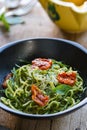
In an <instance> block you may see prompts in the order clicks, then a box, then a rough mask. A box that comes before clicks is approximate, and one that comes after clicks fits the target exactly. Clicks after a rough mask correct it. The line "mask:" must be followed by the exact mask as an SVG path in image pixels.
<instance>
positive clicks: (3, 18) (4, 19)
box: [0, 13, 10, 31]
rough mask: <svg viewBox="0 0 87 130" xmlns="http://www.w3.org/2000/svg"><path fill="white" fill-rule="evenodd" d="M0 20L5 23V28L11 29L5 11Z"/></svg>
mask: <svg viewBox="0 0 87 130" xmlns="http://www.w3.org/2000/svg"><path fill="white" fill-rule="evenodd" d="M0 22H1V23H2V24H3V25H4V27H5V29H6V30H7V31H9V28H10V25H9V23H8V22H7V20H6V18H5V15H4V13H3V14H1V15H0Z"/></svg>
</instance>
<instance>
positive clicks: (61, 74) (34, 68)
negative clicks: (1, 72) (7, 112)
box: [1, 58, 84, 114]
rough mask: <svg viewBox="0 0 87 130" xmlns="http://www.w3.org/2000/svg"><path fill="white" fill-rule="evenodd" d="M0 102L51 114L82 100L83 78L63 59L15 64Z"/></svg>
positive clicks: (4, 82)
mask: <svg viewBox="0 0 87 130" xmlns="http://www.w3.org/2000/svg"><path fill="white" fill-rule="evenodd" d="M2 86H3V88H4V94H5V96H4V97H1V102H3V103H4V104H5V105H7V106H9V107H10V108H12V109H14V110H20V111H22V112H25V113H29V114H52V113H57V112H60V111H64V110H66V109H68V108H70V107H73V106H74V105H76V104H78V103H79V102H80V98H81V97H80V96H81V94H82V93H83V91H84V89H83V79H82V78H81V76H80V74H79V72H78V71H77V70H76V69H73V68H72V67H71V66H69V65H66V64H64V63H62V62H60V61H57V60H54V59H47V58H36V59H34V60H32V61H31V63H28V64H25V65H22V66H19V65H16V67H13V69H12V70H11V72H10V73H9V74H8V75H7V76H6V78H5V79H4V81H3V84H2Z"/></svg>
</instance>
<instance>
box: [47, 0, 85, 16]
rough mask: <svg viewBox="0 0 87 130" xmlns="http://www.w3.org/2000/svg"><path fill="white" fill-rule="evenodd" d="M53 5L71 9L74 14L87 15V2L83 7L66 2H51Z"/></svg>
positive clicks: (59, 0)
mask: <svg viewBox="0 0 87 130" xmlns="http://www.w3.org/2000/svg"><path fill="white" fill-rule="evenodd" d="M49 1H50V2H52V3H55V4H56V5H60V6H63V7H67V8H71V9H72V10H73V11H74V12H77V13H80V14H85V13H87V1H85V2H84V3H83V4H82V5H81V6H77V5H75V4H74V3H72V2H66V1H61V0H49Z"/></svg>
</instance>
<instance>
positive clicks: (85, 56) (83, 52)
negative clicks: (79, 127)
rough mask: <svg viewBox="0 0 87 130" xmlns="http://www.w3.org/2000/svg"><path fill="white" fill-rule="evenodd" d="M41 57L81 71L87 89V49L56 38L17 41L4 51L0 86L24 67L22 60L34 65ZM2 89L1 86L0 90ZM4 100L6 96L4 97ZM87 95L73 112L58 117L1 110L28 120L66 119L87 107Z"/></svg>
mask: <svg viewBox="0 0 87 130" xmlns="http://www.w3.org/2000/svg"><path fill="white" fill-rule="evenodd" d="M37 57H45V58H53V59H55V60H58V61H62V62H64V63H66V64H68V65H70V66H72V67H73V68H76V69H77V70H79V72H80V75H81V77H82V78H83V80H84V84H85V87H86V88H87V49H85V48H84V47H82V46H81V45H80V44H78V43H76V42H73V41H69V40H64V39H56V38H35V39H26V40H20V41H16V42H13V43H10V44H7V45H5V46H3V47H1V48H0V84H2V81H3V79H4V77H5V76H6V75H7V73H9V72H10V70H11V69H12V68H13V67H14V65H15V64H21V63H20V62H19V61H20V59H23V60H25V61H26V60H27V61H31V60H32V59H35V58H37ZM1 89H2V86H1V85H0V90H1ZM0 96H2V95H0ZM86 96H87V91H85V92H84V93H83V94H82V99H81V102H80V103H79V104H77V105H75V106H73V107H72V108H70V109H67V110H64V111H61V112H58V113H54V114H44V115H35V114H27V113H23V112H21V111H16V110H13V109H11V108H9V107H7V106H6V105H4V104H3V103H1V102H0V108H2V109H4V110H6V111H8V112H10V113H13V114H16V115H19V116H22V117H28V118H51V117H58V116H62V115H65V114H67V113H69V112H72V111H74V110H76V109H78V108H80V107H82V106H83V105H85V104H87V98H86Z"/></svg>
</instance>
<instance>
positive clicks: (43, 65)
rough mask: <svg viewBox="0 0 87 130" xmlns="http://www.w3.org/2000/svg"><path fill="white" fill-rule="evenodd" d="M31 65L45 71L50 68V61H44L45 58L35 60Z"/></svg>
mask: <svg viewBox="0 0 87 130" xmlns="http://www.w3.org/2000/svg"><path fill="white" fill-rule="evenodd" d="M32 65H33V66H34V67H35V66H37V67H39V69H41V70H47V69H49V68H50V67H51V66H52V60H51V59H45V58H37V59H35V60H33V61H32Z"/></svg>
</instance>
